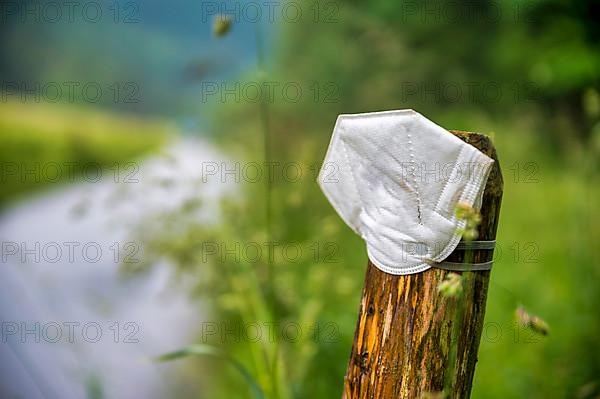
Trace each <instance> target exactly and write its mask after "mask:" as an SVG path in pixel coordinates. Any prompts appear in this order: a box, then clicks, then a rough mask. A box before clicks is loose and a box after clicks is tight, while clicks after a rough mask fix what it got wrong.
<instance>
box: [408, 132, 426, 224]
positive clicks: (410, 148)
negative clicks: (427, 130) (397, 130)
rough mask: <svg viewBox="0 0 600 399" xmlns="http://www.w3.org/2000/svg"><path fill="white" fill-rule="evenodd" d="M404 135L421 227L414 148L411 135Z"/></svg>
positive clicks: (420, 202) (419, 197)
mask: <svg viewBox="0 0 600 399" xmlns="http://www.w3.org/2000/svg"><path fill="white" fill-rule="evenodd" d="M406 135H407V137H408V156H409V159H410V163H411V165H412V167H411V168H410V172H409V173H410V177H411V179H412V182H413V185H414V191H415V197H416V200H417V219H418V220H419V224H420V225H421V226H422V225H423V220H422V218H421V205H422V201H421V194H420V193H419V185H418V184H417V174H416V173H415V153H414V148H413V142H412V135H411V134H410V132H409V131H407V132H406Z"/></svg>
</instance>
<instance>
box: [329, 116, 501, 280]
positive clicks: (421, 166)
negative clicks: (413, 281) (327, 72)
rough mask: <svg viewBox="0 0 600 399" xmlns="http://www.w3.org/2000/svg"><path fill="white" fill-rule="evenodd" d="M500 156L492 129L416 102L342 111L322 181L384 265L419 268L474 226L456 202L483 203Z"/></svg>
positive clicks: (440, 257) (395, 270) (405, 270)
mask: <svg viewBox="0 0 600 399" xmlns="http://www.w3.org/2000/svg"><path fill="white" fill-rule="evenodd" d="M475 142H476V143H475ZM473 143H475V144H477V145H472V144H473ZM482 144H484V145H482ZM478 148H480V149H482V150H483V151H482V150H480V149H478ZM493 158H495V150H494V148H493V146H492V145H491V142H490V141H489V138H487V137H486V136H483V135H479V134H470V133H466V132H455V133H454V134H453V133H451V132H449V131H448V130H446V129H444V128H442V127H440V126H438V125H436V124H435V123H433V122H432V121H430V120H428V119H427V118H425V117H424V116H422V115H421V114H419V113H417V112H415V111H413V110H397V111H384V112H374V113H365V114H353V115H340V116H339V117H338V119H337V122H336V124H335V127H334V131H333V135H332V138H331V142H330V145H329V149H328V151H327V155H326V157H325V160H324V162H323V167H322V169H321V172H320V174H319V178H318V182H319V184H320V186H321V188H322V190H323V192H324V193H325V195H326V197H327V198H328V199H329V201H330V203H331V204H332V206H333V207H334V208H335V210H336V211H337V213H338V214H339V215H340V217H341V218H342V219H343V220H344V221H345V222H346V224H347V225H348V226H350V228H352V229H353V230H354V231H355V232H356V233H357V234H359V235H360V236H361V237H362V238H363V239H364V241H365V243H366V246H367V252H368V255H369V259H370V260H371V262H372V263H373V264H374V265H375V266H376V267H377V268H378V269H380V270H382V271H384V272H386V273H391V274H396V275H405V274H413V273H419V272H422V271H424V270H427V269H429V268H431V267H432V265H435V264H438V263H440V262H442V261H444V260H445V259H446V258H448V256H449V255H450V254H451V253H452V252H453V251H454V249H455V248H456V246H457V245H458V243H459V241H460V239H461V237H462V234H463V232H464V231H465V228H466V227H468V226H467V220H465V219H464V218H462V217H458V216H457V214H456V208H457V206H460V207H467V208H472V209H473V210H475V211H477V210H479V209H480V208H481V205H482V201H483V193H484V188H485V186H486V182H487V180H488V176H489V174H490V171H493V170H495V169H497V168H494V167H493V166H494V161H493ZM498 170H499V169H498ZM492 173H494V172H492ZM500 190H501V184H500Z"/></svg>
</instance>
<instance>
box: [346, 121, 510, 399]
mask: <svg viewBox="0 0 600 399" xmlns="http://www.w3.org/2000/svg"><path fill="white" fill-rule="evenodd" d="M452 133H454V134H455V135H456V136H458V137H459V138H460V139H462V140H463V141H465V142H467V143H469V144H471V145H473V146H475V147H476V148H478V149H479V150H481V151H482V152H483V153H485V154H486V155H488V156H489V157H491V158H493V159H494V160H495V161H496V162H494V165H493V167H492V170H491V172H490V175H489V178H488V182H487V185H486V188H485V192H484V195H483V203H482V207H481V216H482V222H481V224H480V226H479V238H478V239H479V240H493V239H495V237H496V228H497V226H498V216H499V213H500V203H501V200H502V190H503V182H502V174H501V171H500V165H499V162H498V159H497V156H496V150H495V148H494V146H493V144H492V142H491V140H490V139H489V138H488V137H487V136H484V135H481V134H477V133H468V132H458V131H452ZM463 255H464V253H460V252H458V251H457V252H455V253H453V254H451V255H450V257H449V258H448V260H449V261H453V262H461V261H462V256H463ZM492 256H493V254H492V251H490V250H478V251H475V252H474V255H473V262H485V261H488V260H491V259H492ZM447 273H448V272H447V271H444V270H440V269H434V268H432V269H429V270H427V271H425V272H422V273H417V274H411V275H407V276H395V275H391V274H387V273H384V272H382V271H380V270H379V269H377V268H376V267H375V266H373V264H371V262H370V261H369V263H368V266H367V274H366V277H365V286H364V290H363V293H362V299H361V304H360V311H359V317H358V324H357V327H356V332H355V336H354V344H353V346H352V353H351V356H350V362H349V364H348V369H347V372H346V377H345V378H344V394H343V398H345V399H358V398H360V399H363V398H365V399H366V398H369V399H372V398H385V399H387V398H394V399H395V398H406V399H418V398H420V397H422V396H423V395H424V394H426V393H430V392H431V393H432V392H440V391H442V390H443V388H444V382H445V379H446V378H447V375H446V374H447V368H448V367H447V366H448V359H449V353H450V343H451V334H452V328H453V324H455V323H454V320H455V314H456V307H457V301H461V302H464V306H465V311H464V313H463V315H464V317H463V318H462V320H461V321H460V322H459V325H458V326H456V327H458V328H460V335H459V337H460V338H459V340H458V349H457V354H456V362H455V366H454V370H455V379H454V381H453V384H452V389H451V391H450V392H446V393H447V394H448V397H450V398H458V399H464V398H468V397H469V396H470V393H471V385H472V382H473V375H474V372H475V364H476V362H477V350H478V348H479V340H480V337H481V331H482V327H483V318H484V314H485V304H486V297H487V289H488V282H489V278H490V272H489V271H477V272H472V278H470V279H469V280H468V284H467V286H466V287H464V288H465V290H464V295H463V296H462V297H461V298H459V299H456V298H451V299H448V298H444V297H442V296H441V295H440V294H439V293H438V292H437V286H438V284H439V283H440V282H441V281H442V280H443V278H444V276H445V275H446V274H447Z"/></svg>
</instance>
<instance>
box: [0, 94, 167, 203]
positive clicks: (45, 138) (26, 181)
mask: <svg viewBox="0 0 600 399" xmlns="http://www.w3.org/2000/svg"><path fill="white" fill-rule="evenodd" d="M167 128H168V126H167V124H166V123H164V122H161V121H152V120H144V119H139V118H135V117H132V116H127V115H116V114H111V113H107V112H102V111H98V110H94V109H80V108H74V107H67V106H61V105H46V104H21V103H8V104H3V106H2V108H1V109H0V138H1V139H0V165H1V169H0V183H1V186H2V190H1V191H0V208H3V207H5V206H7V205H8V204H9V203H11V202H12V201H15V200H18V199H19V198H23V196H25V195H28V194H31V193H33V192H37V191H38V190H40V189H42V188H48V187H51V186H56V185H57V184H63V183H65V182H69V181H78V180H82V179H83V178H84V175H83V174H82V172H83V170H86V168H88V169H87V170H88V171H89V175H86V176H89V177H88V178H89V179H95V174H94V170H95V168H96V167H100V168H109V167H111V166H112V167H113V168H114V166H115V164H118V165H119V167H120V168H121V169H123V167H124V166H125V163H126V162H130V161H134V160H135V159H137V158H138V157H140V156H141V155H143V154H145V153H148V152H149V151H153V150H155V149H157V148H159V147H160V146H161V145H162V144H163V143H164V141H165V139H166V137H167V133H166V132H167ZM104 170H106V169H104ZM106 173H109V172H106ZM110 173H114V172H110ZM103 176H106V174H103Z"/></svg>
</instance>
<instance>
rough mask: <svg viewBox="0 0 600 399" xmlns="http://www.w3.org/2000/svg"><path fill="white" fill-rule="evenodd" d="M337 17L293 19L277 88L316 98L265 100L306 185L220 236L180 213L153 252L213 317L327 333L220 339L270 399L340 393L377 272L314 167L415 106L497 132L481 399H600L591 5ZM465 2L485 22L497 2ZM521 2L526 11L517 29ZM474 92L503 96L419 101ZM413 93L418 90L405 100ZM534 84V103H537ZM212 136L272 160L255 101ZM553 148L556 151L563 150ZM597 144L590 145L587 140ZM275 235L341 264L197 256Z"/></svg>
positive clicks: (280, 148)
mask: <svg viewBox="0 0 600 399" xmlns="http://www.w3.org/2000/svg"><path fill="white" fill-rule="evenodd" d="M436 3H437V2H436ZM338 4H339V5H340V8H339V13H338V14H337V15H336V18H337V21H338V22H337V23H331V24H325V23H320V24H315V23H314V22H313V21H312V20H310V19H304V20H303V22H300V23H297V24H285V25H284V26H283V27H282V30H283V39H282V41H281V43H280V45H279V47H278V51H277V52H276V60H275V61H276V62H275V67H274V68H273V70H272V71H268V73H267V76H268V77H269V78H268V80H272V81H280V82H296V83H298V84H299V85H300V86H301V87H303V88H307V87H311V85H314V84H315V83H317V84H318V85H319V86H318V87H319V88H318V90H320V91H319V93H320V94H321V95H320V96H318V97H315V96H314V95H313V94H314V92H310V93H306V92H305V95H303V96H302V98H301V99H300V101H298V102H297V103H290V102H286V101H277V102H275V103H273V104H270V114H269V122H270V130H271V131H272V133H273V134H272V137H270V140H269V144H270V147H271V153H272V157H271V158H270V159H269V161H275V162H280V164H281V165H283V164H285V163H286V162H295V163H296V164H298V165H301V166H302V170H303V171H304V172H305V173H304V175H303V177H302V179H300V180H299V181H297V182H290V181H286V180H285V179H281V178H280V177H279V178H277V179H275V181H274V182H273V187H272V190H271V191H270V192H268V193H266V192H265V187H264V185H263V182H262V181H261V182H260V183H256V184H247V185H246V186H245V187H244V188H243V190H242V191H241V192H240V195H239V198H237V199H236V200H235V201H227V202H226V203H224V204H223V209H222V211H221V213H220V216H221V220H220V223H219V224H218V225H212V226H207V225H201V224H199V223H194V222H189V218H186V217H185V213H183V212H182V213H181V215H178V214H174V215H168V216H167V217H166V218H165V219H166V220H170V223H171V224H172V225H174V226H177V229H167V228H165V225H160V224H159V225H157V226H156V230H154V232H153V230H148V229H147V228H144V229H141V230H144V232H145V234H146V235H147V236H148V238H149V239H148V242H149V245H148V249H149V250H150V251H152V250H153V249H154V250H155V251H156V253H157V254H162V256H166V257H167V258H169V259H171V260H174V261H175V263H176V264H178V266H179V267H180V270H182V271H185V272H186V273H191V274H192V275H195V276H197V277H198V278H197V285H196V292H197V293H198V294H200V295H203V296H205V297H206V298H209V299H210V298H212V299H213V300H214V303H213V305H214V308H215V309H216V314H217V317H218V320H219V321H224V322H226V323H232V322H241V323H251V322H278V323H284V322H286V321H294V322H297V323H299V324H300V325H301V326H302V327H303V328H304V327H305V325H306V324H308V325H310V324H311V323H315V322H317V323H320V324H324V323H333V325H335V326H336V335H335V338H336V340H335V341H334V342H325V341H324V340H322V339H321V340H312V339H305V340H300V341H299V342H287V341H286V340H283V339H281V337H277V338H276V339H275V340H272V341H266V342H265V341H264V340H262V341H260V342H249V341H248V340H243V339H242V340H241V341H234V342H231V341H229V340H220V341H219V340H217V342H214V343H215V344H219V345H221V346H223V347H224V348H225V350H227V352H228V353H230V354H231V355H232V356H235V357H236V358H237V359H240V362H241V363H242V364H244V367H246V368H248V369H249V370H251V372H252V375H254V376H256V380H257V381H258V384H259V385H260V386H261V387H262V389H263V390H264V392H265V395H266V396H267V397H286V398H287V397H294V398H305V397H317V398H329V397H340V396H341V390H342V385H343V375H344V372H345V370H346V366H347V362H348V354H349V351H350V347H351V344H352V339H353V334H354V328H355V323H356V314H357V308H358V305H359V304H358V301H359V298H360V289H361V286H362V282H363V278H364V268H365V265H366V261H367V259H366V254H365V251H364V246H363V243H362V242H361V240H360V239H359V238H358V237H356V236H355V235H354V234H353V233H352V232H351V231H350V229H348V228H347V227H345V226H344V225H343V223H342V222H341V221H340V220H339V218H338V217H337V216H336V214H335V212H334V211H333V209H332V208H331V207H330V205H329V204H328V203H327V201H326V200H325V198H324V197H323V195H322V193H321V192H320V190H319V189H318V187H317V185H316V184H315V177H316V176H315V174H314V172H315V171H317V170H318V166H319V163H320V162H321V161H322V159H323V158H324V154H325V150H326V148H327V144H328V141H329V138H330V135H331V130H332V128H333V125H334V122H335V118H336V116H337V115H338V114H339V113H352V112H366V111H376V110H385V109H397V108H414V109H416V110H418V111H420V112H423V113H424V114H425V115H427V116H428V117H430V118H431V119H433V120H434V121H436V122H437V123H439V124H440V125H442V126H445V127H448V128H451V129H462V130H473V131H478V132H482V133H488V134H490V135H491V136H492V137H494V139H495V145H496V148H497V150H498V154H499V157H500V162H501V167H502V169H503V172H504V180H505V193H504V199H503V206H502V215H501V219H500V227H499V232H498V249H497V250H496V262H495V266H494V270H493V272H492V279H491V286H490V291H489V297H488V310H487V316H486V323H485V325H484V333H483V338H482V344H481V348H480V354H479V362H478V369H477V372H476V375H475V383H474V384H475V385H474V389H473V397H476V398H479V397H485V398H520V397H528V398H549V397H572V396H575V394H576V393H577V392H581V389H583V388H582V387H584V388H586V387H587V388H586V389H587V391H586V392H588V391H590V389H589V387H590V386H592V387H593V386H594V384H598V375H600V361H599V359H598V357H597V353H600V346H599V344H598V340H597V339H596V338H597V337H596V336H597V332H598V328H599V327H600V317H598V312H597V308H598V306H599V305H600V303H599V301H600V299H599V298H600V297H599V296H598V295H597V290H596V282H597V281H598V278H599V277H600V269H599V267H598V264H600V262H599V259H598V254H597V251H594V250H593V248H594V246H595V245H596V243H597V242H598V239H599V238H600V237H599V233H600V229H599V228H598V226H597V223H596V222H597V221H598V220H600V215H599V214H598V209H597V207H594V206H593V205H594V203H595V202H596V198H597V197H598V195H599V194H600V193H599V192H598V187H600V185H598V174H597V170H598V165H597V158H598V150H599V149H600V146H599V145H598V144H597V143H598V138H597V137H600V135H598V133H593V132H598V131H599V130H598V127H597V123H598V117H599V116H600V112H599V111H598V108H599V106H598V103H599V101H598V90H597V84H598V77H599V76H598V74H599V71H600V68H598V67H599V66H600V65H599V63H600V59H599V57H598V54H599V52H598V43H599V41H598V40H597V39H598V29H597V25H596V24H595V21H593V18H592V16H591V15H592V14H591V13H589V10H591V9H592V8H593V6H592V5H591V3H587V2H578V3H576V4H575V5H574V6H573V7H569V6H567V5H566V3H565V4H563V3H561V2H553V1H541V2H535V3H529V2H527V3H526V2H500V3H496V6H498V4H499V5H500V7H501V8H502V10H503V11H504V13H505V14H504V15H505V17H504V18H500V19H499V20H497V21H494V22H492V23H490V22H489V21H487V22H486V21H483V22H482V21H479V20H473V21H467V22H465V21H462V22H454V23H453V22H451V21H448V20H444V19H442V20H440V21H438V22H427V23H423V22H422V21H421V20H420V19H419V17H418V16H417V17H409V16H407V15H403V11H402V7H403V5H402V4H403V3H402V2H400V3H393V2H388V1H383V0H382V1H374V2H367V3H365V2H357V1H343V2H339V3H338ZM440 4H448V2H441V3H440ZM468 4H470V5H471V7H477V9H476V12H477V13H479V14H485V13H487V12H489V10H490V9H491V8H493V7H494V4H493V3H492V2H479V3H468ZM467 7H468V6H467ZM515 7H517V8H518V9H519V10H522V11H523V14H520V15H521V16H520V17H519V18H510V17H508V16H507V15H508V13H510V12H511V10H514V9H515ZM521 7H523V8H521ZM307 8H308V7H307ZM253 76H254V75H252V74H249V75H248V76H247V78H248V80H252V79H253ZM465 82H467V83H468V82H477V83H479V84H480V85H483V84H486V83H492V84H497V85H499V86H500V87H502V90H503V91H504V92H503V93H504V95H503V96H502V97H501V98H500V99H498V100H497V101H490V100H489V99H486V98H485V96H483V95H482V93H479V94H476V95H475V96H467V95H465V94H464V93H463V96H461V97H460V98H459V99H457V100H451V99H450V100H449V99H448V98H443V96H442V97H441V98H431V97H427V96H426V94H424V90H426V89H428V88H431V87H433V88H434V91H435V90H436V89H435V87H436V85H438V87H443V86H444V85H448V84H452V83H459V84H464V83H465ZM327 83H333V84H334V89H335V90H334V97H333V101H331V102H328V101H325V97H324V95H327V94H330V93H329V92H327V89H325V85H326V84H327ZM528 84H532V86H531V85H530V86H528ZM410 85H416V87H417V89H418V90H420V92H418V93H417V94H416V95H414V94H413V95H409V94H410V93H409V92H408V91H407V90H409V89H411V88H413V86H410ZM423 85H426V86H423ZM313 87H314V86H313ZM531 87H533V88H534V89H535V90H534V91H533V92H527V90H530V89H531ZM466 89H467V88H466V87H465V86H464V85H463V90H466ZM437 90H438V94H439V89H437ZM523 90H525V91H526V92H525V93H523ZM423 96H425V97H423ZM582 102H583V103H585V104H586V105H585V107H581V106H580V105H581V104H582ZM594 126H596V127H594ZM214 132H215V138H216V139H217V140H218V141H220V142H221V143H222V144H223V145H224V146H227V148H228V150H232V152H233V153H235V154H236V155H238V156H239V158H240V159H245V160H248V161H256V162H261V161H263V159H262V156H263V152H262V146H261V143H262V141H263V132H262V130H261V120H260V119H259V112H258V104H251V103H239V102H238V103H231V104H226V105H224V106H223V107H221V108H220V109H218V110H217V112H216V116H215V119H214ZM594 135H595V136H594ZM594 140H595V141H594ZM549 142H552V143H555V144H560V146H561V148H560V150H561V151H560V152H558V151H556V146H554V147H553V146H549V145H548V143H549ZM588 142H590V143H592V144H593V145H589V146H586V145H584V144H587V143H588ZM594 143H596V144H594ZM267 195H268V196H270V203H271V204H272V213H273V221H274V224H273V226H272V229H271V236H270V237H267V234H266V229H265V224H264V220H265V218H264V204H265V198H266V197H265V196H267ZM182 215H183V216H182ZM173 221H178V222H173ZM186 221H187V224H184V222H186ZM182 225H183V226H186V227H185V228H182ZM159 232H162V234H161V233H159ZM267 240H271V241H275V242H278V243H279V244H280V246H283V245H285V244H290V243H295V244H300V246H301V247H303V248H306V247H308V246H310V245H312V244H314V243H320V244H321V245H323V244H326V243H334V245H335V248H336V250H335V257H334V259H335V261H334V262H332V263H330V262H327V261H326V258H325V257H324V256H321V257H318V258H314V257H313V256H306V257H303V258H301V259H300V260H299V261H296V262H289V261H288V260H286V259H285V258H283V257H275V259H274V262H273V273H271V272H269V267H268V266H269V265H268V263H267V262H248V260H247V259H238V260H235V259H233V258H232V257H226V258H222V257H221V256H217V257H216V258H215V257H209V259H205V256H204V255H206V253H205V251H203V246H202V245H201V243H207V242H216V243H218V244H219V245H225V247H226V248H230V249H231V248H235V245H236V243H239V244H241V245H244V244H246V243H251V242H252V243H264V242H265V241H267ZM204 249H206V248H204ZM263 249H264V247H263ZM220 254H222V251H220ZM310 254H311V255H312V253H310ZM263 260H264V258H263ZM519 303H523V304H524V306H526V307H527V309H531V310H532V312H534V313H535V314H539V315H540V317H541V318H542V319H539V320H542V321H544V320H545V321H547V322H548V324H549V325H550V326H552V335H549V336H548V337H545V338H544V339H543V340H542V339H539V338H540V337H539V336H536V335H535V331H533V330H532V329H531V328H529V327H531V326H522V325H519V324H515V321H514V319H513V316H514V310H515V308H516V307H517V305H518V304H519ZM539 326H541V327H542V329H543V325H539ZM539 326H538V327H539ZM219 381H220V385H221V386H222V387H223V391H222V397H231V396H238V397H239V386H238V385H236V384H235V382H234V380H233V379H232V378H230V377H228V376H221V378H220V379H219ZM590 384H591V385H590ZM228 387H231V389H228ZM592 390H593V388H592ZM592 394H593V392H592ZM592 394H590V396H591V395H592ZM217 397H221V396H219V395H217Z"/></svg>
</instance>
